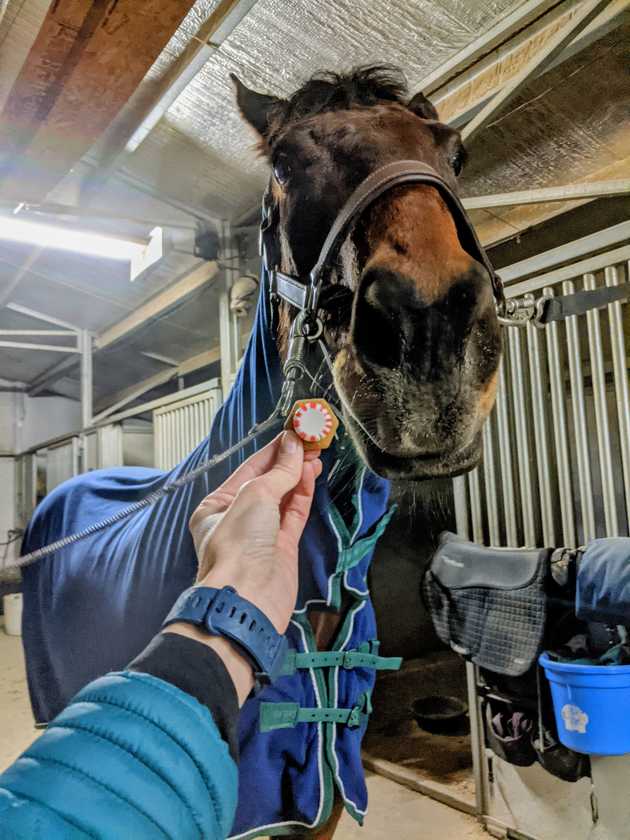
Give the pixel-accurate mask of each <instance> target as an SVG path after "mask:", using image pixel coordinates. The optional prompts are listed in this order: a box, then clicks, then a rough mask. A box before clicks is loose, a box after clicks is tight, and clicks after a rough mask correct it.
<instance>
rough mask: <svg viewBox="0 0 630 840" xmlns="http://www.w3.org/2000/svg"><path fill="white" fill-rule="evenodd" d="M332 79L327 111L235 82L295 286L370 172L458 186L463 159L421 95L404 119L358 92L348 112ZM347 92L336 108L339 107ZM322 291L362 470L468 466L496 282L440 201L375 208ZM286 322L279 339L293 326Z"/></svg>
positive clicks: (473, 453) (416, 475) (495, 360)
mask: <svg viewBox="0 0 630 840" xmlns="http://www.w3.org/2000/svg"><path fill="white" fill-rule="evenodd" d="M367 72H368V75H369V72H370V71H367ZM377 72H380V71H377ZM363 73H364V74H365V71H363ZM363 78H364V79H365V75H364V76H363ZM330 79H331V80H330V81H329V82H328V83H327V84H328V85H329V86H330V88H331V90H330V91H328V93H329V94H330V96H329V98H328V100H327V102H328V107H323V108H321V107H319V108H318V107H317V105H318V99H317V96H316V95H315V93H313V92H312V91H311V95H310V96H304V93H305V92H308V88H309V85H311V86H312V85H313V84H314V83H313V82H311V83H307V85H305V87H304V88H302V89H301V90H300V91H298V92H297V94H295V96H294V97H292V99H290V100H289V101H283V100H275V99H273V98H272V97H267V96H262V95H261V94H256V93H254V92H252V91H249V90H247V89H246V88H244V87H243V86H242V85H241V84H240V83H238V82H237V92H238V100H239V105H240V107H241V111H242V112H243V114H244V116H245V117H246V118H247V120H248V121H249V122H250V124H252V125H253V126H254V127H255V128H256V129H257V131H258V132H259V134H260V135H261V137H262V140H263V142H262V148H263V150H264V152H265V153H266V154H267V155H268V157H269V160H270V162H271V166H272V177H271V181H270V185H269V189H268V192H267V195H266V199H265V200H266V202H267V203H268V204H271V205H272V206H273V207H274V208H275V210H276V212H277V218H278V220H279V221H278V242H277V246H278V248H279V253H280V255H281V268H282V269H283V270H284V271H287V272H290V273H294V274H299V275H302V276H307V275H308V272H309V271H310V269H311V268H312V267H313V265H314V263H315V262H316V260H317V257H318V254H319V251H320V249H321V246H322V244H323V242H324V239H325V237H326V234H327V233H328V230H329V229H330V227H331V225H332V223H333V221H334V219H335V217H336V216H337V214H338V212H339V210H340V208H341V206H342V205H343V203H344V201H345V200H346V199H347V198H348V196H349V195H350V193H351V192H352V190H353V189H354V188H355V187H356V186H357V185H358V184H359V183H360V182H361V181H362V180H363V179H364V178H365V177H366V176H367V175H368V174H369V173H370V172H372V171H374V170H375V169H377V168H378V167H379V166H383V165H384V164H387V163H390V162H392V161H395V160H420V161H424V162H426V163H429V164H430V165H431V166H432V167H433V168H434V169H435V170H437V172H439V173H440V174H441V175H442V177H443V178H445V179H446V180H447V181H449V182H450V183H451V184H452V185H453V186H455V178H456V174H457V172H458V170H459V168H460V166H461V160H462V158H463V150H462V146H461V141H460V139H459V135H458V133H457V132H455V131H453V130H452V129H450V128H448V127H447V126H445V125H443V124H442V123H440V122H438V121H437V114H436V113H435V110H434V109H433V107H432V106H431V105H430V103H429V102H428V101H427V100H426V99H425V98H424V97H423V96H422V95H421V94H420V95H418V96H416V97H414V98H413V99H412V100H411V102H410V103H408V104H407V105H404V104H402V102H401V101H400V97H399V96H396V97H391V96H390V97H389V98H388V97H383V96H379V95H375V96H372V97H367V95H366V93H365V90H366V88H365V85H364V87H362V88H360V90H359V93H357V94H356V97H355V99H353V98H352V96H351V94H350V93H349V92H348V91H349V90H350V84H351V80H352V79H356V74H355V75H353V76H350V77H330ZM317 84H318V85H322V84H324V83H323V82H318V83H317ZM343 84H345V85H346V87H345V88H344V89H343V90H344V95H345V99H343V98H340V99H338V100H335V99H334V96H333V94H334V90H333V89H335V85H337V87H338V86H340V85H343ZM380 90H381V92H382V87H381V89H380ZM318 93H319V95H320V98H321V96H322V95H323V94H324V93H325V91H322V90H319V89H318ZM365 99H367V100H368V102H367V104H366V102H365V101H363V100H365ZM336 101H338V102H340V103H341V104H342V105H345V106H346V107H334V104H335V102H336ZM331 103H332V104H331ZM309 106H310V107H309ZM326 283H327V287H326V289H325V291H324V292H323V296H322V305H323V320H324V322H325V338H326V341H327V343H328V345H329V347H330V349H331V351H332V353H333V355H334V357H335V359H334V371H335V386H336V389H337V393H338V396H339V399H340V402H341V404H342V406H343V410H344V421H345V424H346V427H347V428H348V429H349V431H350V434H351V435H352V438H353V441H354V444H355V447H356V449H357V450H358V452H359V453H360V455H361V456H362V457H363V459H364V460H365V461H366V463H367V464H368V465H369V467H370V468H371V469H373V470H374V471H375V472H377V473H379V474H380V475H382V476H384V477H387V478H413V479H425V478H434V477H439V476H450V475H456V474H458V473H461V472H463V471H465V470H469V469H471V468H472V467H473V466H475V465H476V463H477V462H478V460H479V455H480V436H481V427H482V424H483V422H484V420H485V418H486V417H487V415H488V413H489V412H490V410H491V408H492V405H493V403H494V395H495V388H496V378H497V368H498V364H499V359H500V352H501V340H500V328H499V324H498V321H497V317H496V313H495V303H494V298H493V292H492V284H491V279H490V277H489V276H488V274H487V272H486V270H485V268H484V267H483V266H482V265H481V264H480V263H479V262H478V261H476V260H475V259H474V258H473V257H472V256H471V255H470V254H468V253H467V252H466V251H465V250H464V248H463V247H462V245H461V244H460V241H459V237H458V234H457V229H456V226H455V223H454V221H453V218H452V217H451V214H450V212H449V210H448V208H447V206H446V205H445V203H444V201H443V199H442V197H441V196H440V195H439V193H438V192H437V191H436V190H435V189H434V188H432V187H429V186H425V185H409V186H400V187H396V188H395V189H393V190H391V191H390V192H388V193H386V194H384V195H383V196H381V197H380V198H379V199H378V200H377V201H376V202H375V203H374V204H373V205H372V206H371V207H370V208H369V209H368V210H367V211H366V212H365V213H364V214H363V215H362V216H361V217H360V218H359V219H357V220H356V222H355V224H354V226H353V228H352V230H351V231H350V232H349V235H348V237H347V239H346V241H345V243H344V245H343V246H342V248H341V250H340V254H339V259H338V264H337V266H336V268H335V270H334V271H333V272H332V275H331V277H330V278H327V279H326ZM283 314H284V318H283V319H282V322H283V324H284V330H285V331H286V328H287V325H288V324H289V323H290V314H292V313H289V312H285V313H283ZM281 344H282V336H281Z"/></svg>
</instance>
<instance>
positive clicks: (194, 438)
mask: <svg viewBox="0 0 630 840" xmlns="http://www.w3.org/2000/svg"><path fill="white" fill-rule="evenodd" d="M221 400H222V391H221V383H220V380H218V379H213V380H210V381H209V382H205V383H202V384H201V385H196V386H194V387H192V388H190V389H186V390H185V391H182V392H181V394H179V393H178V394H170V395H168V396H166V397H163V398H160V399H158V400H153V401H151V402H149V403H144V404H142V405H139V406H136V407H135V408H133V409H129V410H127V411H125V412H122V413H121V414H119V415H115V416H112V417H110V418H108V420H109V422H108V423H107V424H103V425H101V426H99V427H97V428H93V429H86V430H84V431H83V432H81V433H77V434H73V435H68V436H66V437H63V438H58V439H55V440H53V441H50V442H49V443H47V444H46V445H45V446H41V447H39V448H37V450H33V451H29V452H24V453H22V454H21V455H18V456H16V458H15V479H16V497H17V522H18V525H19V527H22V528H23V527H25V526H26V524H27V523H28V521H29V519H30V517H31V514H32V513H33V510H34V509H35V507H36V505H37V503H38V502H39V501H41V499H42V498H43V497H44V496H45V495H46V494H47V493H49V492H50V491H51V490H53V489H54V488H55V487H57V485H59V484H61V483H62V482H63V481H66V480H67V479H68V478H72V476H75V475H78V474H79V473H82V472H88V471H89V470H95V469H107V468H109V467H119V466H145V467H158V468H159V469H170V468H171V467H173V466H175V465H176V464H177V463H179V462H180V461H181V460H183V458H185V457H186V455H188V454H189V453H190V452H192V450H193V449H194V448H195V446H197V444H199V443H200V442H201V441H202V440H203V439H204V437H206V436H207V434H208V433H209V430H210V425H211V422H212V419H213V417H214V415H215V413H216V411H217V409H218V407H219V406H220V405H221Z"/></svg>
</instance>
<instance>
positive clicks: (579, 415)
mask: <svg viewBox="0 0 630 840" xmlns="http://www.w3.org/2000/svg"><path fill="white" fill-rule="evenodd" d="M574 292H575V283H573V282H572V281H571V280H565V282H564V283H563V284H562V294H564V295H572V294H573V293H574ZM565 323H566V325H567V351H568V356H569V379H570V382H571V404H572V407H573V426H574V428H575V447H576V457H577V468H578V480H579V490H580V508H581V511H582V528H583V531H584V533H583V538H582V539H583V542H588V540H592V539H593V537H594V536H595V510H594V507H593V488H592V485H591V463H590V453H589V449H590V447H589V438H588V429H587V422H586V400H585V398H584V372H583V371H582V357H581V351H580V333H579V328H578V317H577V315H571V317H569V318H567V319H566V322H565Z"/></svg>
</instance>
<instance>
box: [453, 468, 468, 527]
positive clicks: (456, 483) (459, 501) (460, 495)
mask: <svg viewBox="0 0 630 840" xmlns="http://www.w3.org/2000/svg"><path fill="white" fill-rule="evenodd" d="M453 501H454V504H455V527H456V529H457V533H458V534H459V536H460V537H464V539H466V540H468V539H470V531H469V529H468V495H467V492H466V477H465V476H463V475H458V476H457V477H456V478H454V479H453Z"/></svg>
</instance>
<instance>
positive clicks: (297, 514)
mask: <svg viewBox="0 0 630 840" xmlns="http://www.w3.org/2000/svg"><path fill="white" fill-rule="evenodd" d="M321 471H322V462H321V461H320V460H311V461H307V462H306V463H305V464H304V466H303V469H302V477H301V479H300V482H299V483H298V485H297V487H296V488H295V489H294V490H293V492H291V493H289V495H288V496H287V498H286V499H285V501H284V504H283V506H282V518H281V523H280V530H281V532H282V534H283V537H284V538H285V539H288V540H289V541H290V542H291V543H292V544H293V545H296V546H297V543H298V542H299V541H300V537H301V536H302V532H303V531H304V527H305V525H306V520H307V519H308V515H309V513H310V511H311V505H312V503H313V495H314V493H315V482H316V481H317V479H318V477H319V476H320V474H321Z"/></svg>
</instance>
